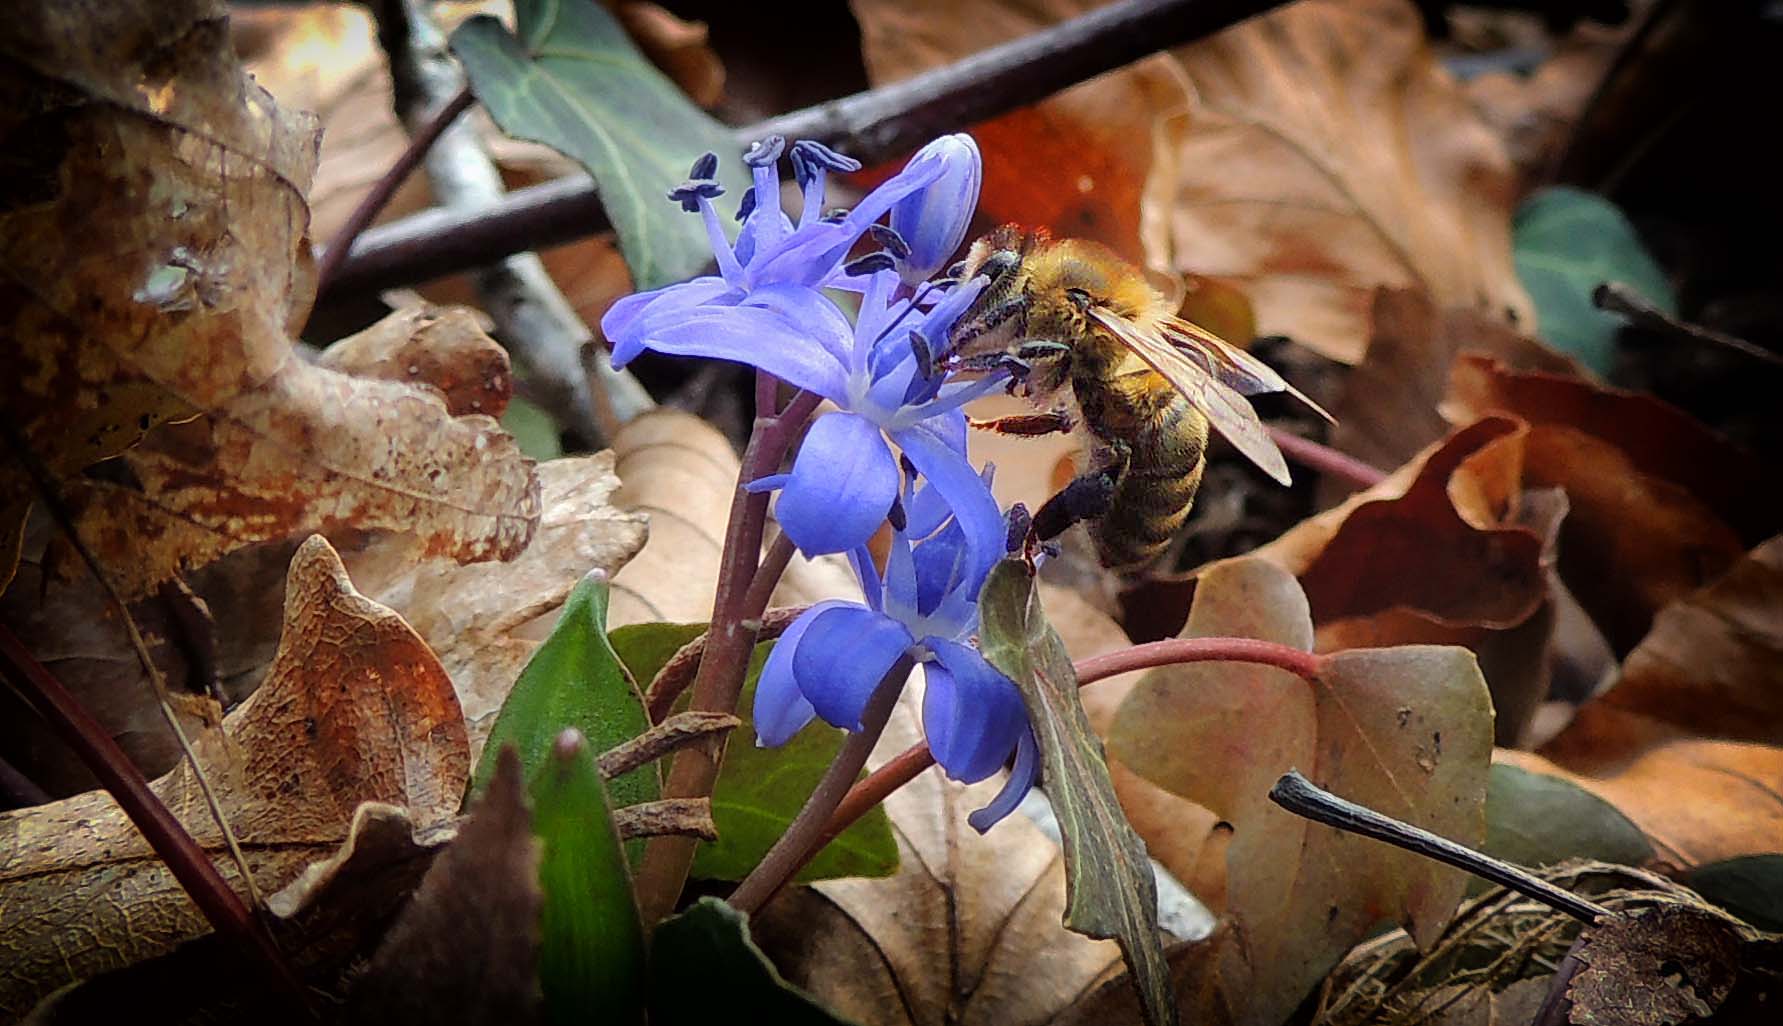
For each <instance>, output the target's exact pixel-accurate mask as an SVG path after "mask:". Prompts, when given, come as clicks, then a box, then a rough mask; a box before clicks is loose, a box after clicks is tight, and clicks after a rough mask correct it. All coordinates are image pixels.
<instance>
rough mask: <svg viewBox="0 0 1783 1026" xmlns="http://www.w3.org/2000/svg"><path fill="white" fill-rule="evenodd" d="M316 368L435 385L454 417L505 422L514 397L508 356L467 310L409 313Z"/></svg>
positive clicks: (338, 346)
mask: <svg viewBox="0 0 1783 1026" xmlns="http://www.w3.org/2000/svg"><path fill="white" fill-rule="evenodd" d="M316 365H317V366H319V367H326V368H328V369H329V370H334V371H340V372H341V373H342V374H351V375H353V376H354V377H359V378H377V379H379V380H382V381H406V382H409V383H410V384H417V385H421V384H425V385H431V386H433V387H434V388H436V389H438V390H439V391H440V394H441V396H442V397H443V398H444V399H445V400H446V412H447V413H449V414H451V415H452V416H454V417H462V416H464V415H466V414H470V413H482V414H487V415H488V416H491V417H500V416H501V415H502V413H503V411H505V410H506V409H507V408H508V398H509V396H510V395H512V393H513V385H514V382H513V371H512V368H511V367H510V366H509V361H508V351H507V350H506V349H503V348H502V347H501V346H500V345H498V344H497V343H496V341H495V340H494V339H492V338H490V337H489V335H488V329H487V327H486V326H485V324H484V323H483V318H482V315H480V314H478V313H476V312H475V311H473V310H469V309H466V308H464V307H453V306H434V305H432V304H427V303H423V304H420V305H418V306H411V307H406V308H404V309H401V310H397V311H395V312H393V313H391V314H390V315H389V316H387V317H385V318H383V319H382V320H380V321H378V322H377V323H376V324H373V325H372V326H371V327H369V328H366V329H365V330H364V331H361V332H359V333H357V334H354V335H348V336H347V337H346V338H343V339H341V340H340V341H338V342H335V343H333V344H332V345H330V346H329V347H328V348H327V349H324V350H323V351H322V355H321V356H319V357H317V359H316Z"/></svg>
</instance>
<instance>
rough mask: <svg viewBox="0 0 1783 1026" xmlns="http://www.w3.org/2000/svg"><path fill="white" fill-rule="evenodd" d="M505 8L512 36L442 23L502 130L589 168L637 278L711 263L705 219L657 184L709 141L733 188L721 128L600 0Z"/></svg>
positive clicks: (673, 179)
mask: <svg viewBox="0 0 1783 1026" xmlns="http://www.w3.org/2000/svg"><path fill="white" fill-rule="evenodd" d="M514 13H515V20H516V22H517V23H518V26H519V38H515V36H514V35H513V34H512V33H510V32H508V30H507V29H506V28H505V27H504V26H503V25H502V24H501V22H499V21H497V20H495V19H494V18H492V17H489V16H488V15H479V16H478V17H475V18H471V19H470V20H469V21H466V22H465V23H464V24H463V25H461V26H459V28H458V30H457V31H456V32H454V33H452V50H453V51H454V52H455V53H457V54H458V57H459V59H460V60H461V61H463V62H464V69H465V71H466V73H468V74H469V75H470V80H471V87H472V88H473V89H474V90H475V91H476V94H477V99H478V100H480V101H481V102H482V104H483V106H484V107H485V108H486V109H487V110H488V111H489V114H490V116H491V117H493V118H494V119H495V123H496V124H498V125H500V126H501V129H502V131H504V132H506V133H508V134H509V135H511V136H514V137H515V138H519V139H528V140H531V141H533V142H538V143H543V144H545V145H546V146H550V147H552V148H553V149H556V150H559V151H561V152H562V153H564V154H565V155H567V156H569V157H570V158H571V159H573V160H575V161H576V162H577V163H579V164H581V165H582V166H583V167H584V168H585V169H587V171H588V173H589V175H591V176H592V177H593V178H594V183H595V188H596V189H597V190H598V191H599V193H600V198H601V205H602V206H603V207H605V209H606V212H607V217H608V218H610V219H611V220H612V222H613V228H614V230H615V231H617V232H618V234H619V249H620V251H621V252H622V253H623V254H624V255H625V262H626V265H627V266H629V267H630V268H631V272H632V278H633V280H634V281H635V283H636V285H637V288H638V289H640V290H644V289H653V288H657V287H659V286H662V285H666V284H669V283H670V282H676V281H681V280H682V279H684V278H689V277H692V276H693V275H695V274H698V273H700V272H701V271H702V270H704V269H705V268H706V266H707V265H709V264H710V263H711V262H712V249H711V243H710V242H708V241H707V238H706V230H705V226H704V224H703V222H702V221H701V219H700V218H698V217H696V216H694V215H691V214H688V213H686V212H684V211H683V210H682V209H681V208H680V207H679V206H678V205H676V204H675V203H672V202H670V201H669V200H668V199H667V193H668V191H669V190H670V189H672V188H674V187H675V186H676V185H677V184H679V183H680V182H681V181H682V179H684V178H686V177H687V170H688V167H689V166H690V165H692V163H693V161H694V159H695V158H697V157H699V156H700V155H701V154H702V153H705V152H707V151H711V152H715V153H717V154H719V156H720V157H722V158H725V159H722V160H720V161H719V165H718V178H719V180H720V181H721V182H723V183H724V184H725V186H726V188H727V189H729V191H730V195H731V196H733V197H739V198H740V197H741V196H742V194H743V189H745V188H747V187H748V184H749V183H748V180H747V178H746V177H745V176H744V174H743V169H742V165H741V162H740V161H738V160H736V159H734V158H735V157H736V152H735V150H736V144H735V142H734V140H733V138H732V136H731V133H730V131H729V130H728V129H727V128H725V127H724V126H723V125H721V124H719V123H718V122H717V121H715V120H713V119H712V118H711V117H709V116H707V115H706V114H705V113H704V112H702V111H701V110H700V109H699V108H697V107H695V106H694V105H693V104H692V103H691V102H689V101H688V99H687V97H685V96H684V95H682V93H681V92H680V90H678V89H676V88H675V86H674V84H673V83H671V82H670V81H669V80H668V79H666V78H664V77H663V76H662V74H661V73H659V72H658V71H657V70H656V69H655V68H653V67H651V66H650V64H649V62H648V61H646V60H645V59H644V57H643V56H642V55H641V54H639V53H638V51H637V48H636V47H634V46H633V45H632V42H631V40H630V39H629V38H628V37H627V36H626V34H625V31H624V30H623V29H622V28H620V26H619V24H618V22H616V21H614V19H613V16H612V15H611V14H609V13H607V11H606V10H605V9H604V8H603V7H602V6H601V5H600V4H597V3H582V2H563V0H517V2H516V3H515V4H514ZM722 220H724V221H725V222H726V230H727V231H731V230H733V229H732V228H730V226H729V221H730V219H729V218H723V219H722Z"/></svg>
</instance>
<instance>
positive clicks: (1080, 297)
mask: <svg viewBox="0 0 1783 1026" xmlns="http://www.w3.org/2000/svg"><path fill="white" fill-rule="evenodd" d="M1065 297H1066V298H1067V299H1070V300H1071V302H1073V303H1076V304H1077V306H1078V308H1079V309H1081V310H1087V309H1089V307H1090V294H1089V293H1088V292H1085V291H1084V290H1082V289H1066V290H1065Z"/></svg>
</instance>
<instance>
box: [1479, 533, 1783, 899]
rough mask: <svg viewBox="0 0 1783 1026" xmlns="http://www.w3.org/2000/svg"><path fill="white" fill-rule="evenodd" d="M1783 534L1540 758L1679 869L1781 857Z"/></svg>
mask: <svg viewBox="0 0 1783 1026" xmlns="http://www.w3.org/2000/svg"><path fill="white" fill-rule="evenodd" d="M1779 609H1783V538H1773V539H1771V540H1770V541H1767V542H1765V543H1764V544H1763V545H1761V546H1759V547H1758V548H1757V549H1755V550H1753V552H1752V553H1751V554H1750V555H1748V556H1746V557H1745V558H1743V559H1742V560H1741V561H1740V562H1738V563H1736V564H1735V565H1734V566H1733V568H1732V569H1730V570H1728V571H1727V573H1726V574H1724V575H1723V576H1722V577H1721V578H1720V579H1719V580H1717V581H1715V582H1714V583H1712V584H1710V585H1709V586H1708V587H1706V588H1703V589H1701V590H1700V591H1698V592H1696V593H1694V594H1692V595H1690V596H1687V597H1686V598H1684V599H1681V600H1679V601H1677V602H1674V603H1673V604H1672V605H1670V606H1668V607H1666V608H1665V609H1664V610H1662V611H1661V612H1660V613H1659V615H1658V617H1656V618H1655V620H1654V623H1653V630H1652V631H1651V632H1650V633H1649V634H1648V635H1647V637H1646V638H1644V639H1643V640H1642V641H1641V643H1640V644H1639V645H1637V646H1636V647H1635V649H1634V651H1632V652H1630V653H1629V654H1628V657H1627V659H1626V660H1624V661H1623V664H1622V670H1621V673H1620V675H1619V677H1618V678H1617V680H1616V681H1615V683H1614V684H1613V685H1612V686H1611V688H1610V689H1609V690H1608V691H1607V692H1605V693H1604V694H1603V695H1602V696H1600V697H1599V698H1598V699H1597V700H1596V701H1594V702H1592V703H1591V704H1589V705H1586V706H1585V707H1584V708H1582V709H1580V710H1579V713H1578V715H1577V717H1575V718H1574V720H1573V721H1572V723H1570V724H1569V725H1568V726H1567V727H1566V729H1565V730H1563V731H1562V732H1561V733H1560V734H1559V735H1558V736H1557V737H1555V738H1554V739H1553V740H1552V741H1550V742H1549V743H1548V744H1546V745H1544V746H1543V747H1542V748H1541V749H1540V754H1539V755H1535V754H1530V753H1524V752H1501V753H1500V754H1499V756H1498V758H1499V759H1500V761H1505V762H1510V763H1512V764H1513V765H1518V766H1522V767H1524V768H1525V769H1529V770H1534V771H1537V772H1544V773H1555V774H1557V775H1559V776H1563V777H1565V778H1567V779H1569V780H1572V781H1574V782H1575V783H1577V784H1579V785H1580V786H1582V787H1584V788H1585V789H1587V790H1589V791H1591V792H1592V793H1594V794H1597V795H1598V796H1600V797H1602V798H1604V799H1605V800H1606V801H1609V802H1610V803H1611V804H1613V805H1615V806H1616V807H1617V808H1618V809H1619V810H1620V811H1621V812H1622V813H1623V814H1624V815H1626V816H1627V817H1628V818H1629V819H1631V820H1633V821H1634V823H1635V825H1636V826H1638V827H1640V828H1641V830H1642V831H1643V832H1645V833H1646V834H1647V836H1648V838H1649V839H1651V840H1652V841H1653V843H1654V845H1655V846H1656V847H1657V848H1658V849H1659V852H1660V854H1661V856H1662V857H1663V858H1664V859H1666V860H1667V861H1669V862H1672V863H1675V864H1678V865H1683V866H1691V865H1701V864H1703V863H1708V862H1716V861H1720V860H1722V859H1727V858H1732V857H1735V856H1739V855H1749V854H1757V853H1761V852H1768V851H1773V850H1775V848H1776V845H1777V838H1778V837H1779V836H1783V703H1780V702H1779V697H1778V688H1777V683H1778V679H1779V678H1778V667H1780V666H1783V630H1780V629H1779V627H1778V615H1777V611H1778V610H1779Z"/></svg>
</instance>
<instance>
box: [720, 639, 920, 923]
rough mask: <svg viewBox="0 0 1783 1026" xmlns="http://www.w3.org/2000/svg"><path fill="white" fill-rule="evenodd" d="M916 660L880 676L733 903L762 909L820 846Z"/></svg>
mask: <svg viewBox="0 0 1783 1026" xmlns="http://www.w3.org/2000/svg"><path fill="white" fill-rule="evenodd" d="M914 665H915V663H914V662H913V661H912V660H911V659H910V658H909V657H908V656H905V657H904V658H901V659H899V660H898V661H897V662H896V663H894V664H893V665H892V668H891V670H890V671H889V672H887V673H886V675H885V676H884V677H882V678H881V679H880V681H879V686H878V687H877V688H875V689H874V691H873V697H872V698H870V699H868V700H867V707H866V709H864V710H863V711H862V712H861V729H859V730H855V731H850V732H849V734H848V740H847V741H844V742H843V743H842V749H841V751H838V752H837V753H836V758H835V761H833V762H831V763H830V768H829V769H828V770H825V771H824V774H823V779H822V780H820V781H818V783H817V787H816V788H815V789H814V790H813V791H812V792H811V797H810V798H809V799H807V800H806V801H805V807H804V808H802V809H800V810H799V814H798V816H797V817H795V818H794V819H793V821H792V825H790V826H788V827H787V828H786V832H785V833H783V834H781V835H780V839H779V840H778V841H775V842H774V847H772V848H770V849H768V853H767V855H765V856H763V857H762V860H761V862H760V863H758V864H757V865H756V867H755V868H754V869H753V870H751V871H750V873H749V876H747V877H746V878H744V880H743V882H742V883H740V884H738V885H737V889H736V890H735V891H733V892H732V893H731V896H730V898H729V899H728V900H729V901H730V903H731V905H732V907H734V908H737V909H740V910H742V911H744V912H754V911H755V910H756V909H758V908H761V907H762V905H764V904H765V903H766V902H767V900H768V899H769V898H772V897H773V896H774V894H775V892H776V891H778V890H780V888H781V887H782V886H784V885H785V884H786V881H788V880H791V879H792V878H793V874H795V873H797V872H798V871H799V870H800V869H801V868H803V867H804V865H805V863H807V862H809V861H811V857H812V856H814V855H816V854H817V853H818V851H819V850H821V847H822V842H823V841H824V839H825V838H826V837H827V836H828V834H829V823H830V822H831V820H832V819H833V817H834V814H835V811H836V809H837V807H838V806H839V805H840V803H841V802H842V800H843V799H844V798H846V797H847V795H848V794H849V791H850V789H851V786H852V785H853V784H854V778H855V777H857V776H859V775H860V772H861V767H863V766H865V765H866V764H867V756H868V755H869V754H870V753H871V752H872V751H873V746H874V745H876V744H878V743H879V735H881V734H883V733H885V724H886V721H888V720H890V719H891V714H892V708H893V707H894V706H896V705H897V704H898V695H899V694H900V693H901V692H902V691H903V690H904V681H905V680H906V679H907V678H908V677H909V676H910V670H911V668H912V667H913V666H914Z"/></svg>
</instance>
